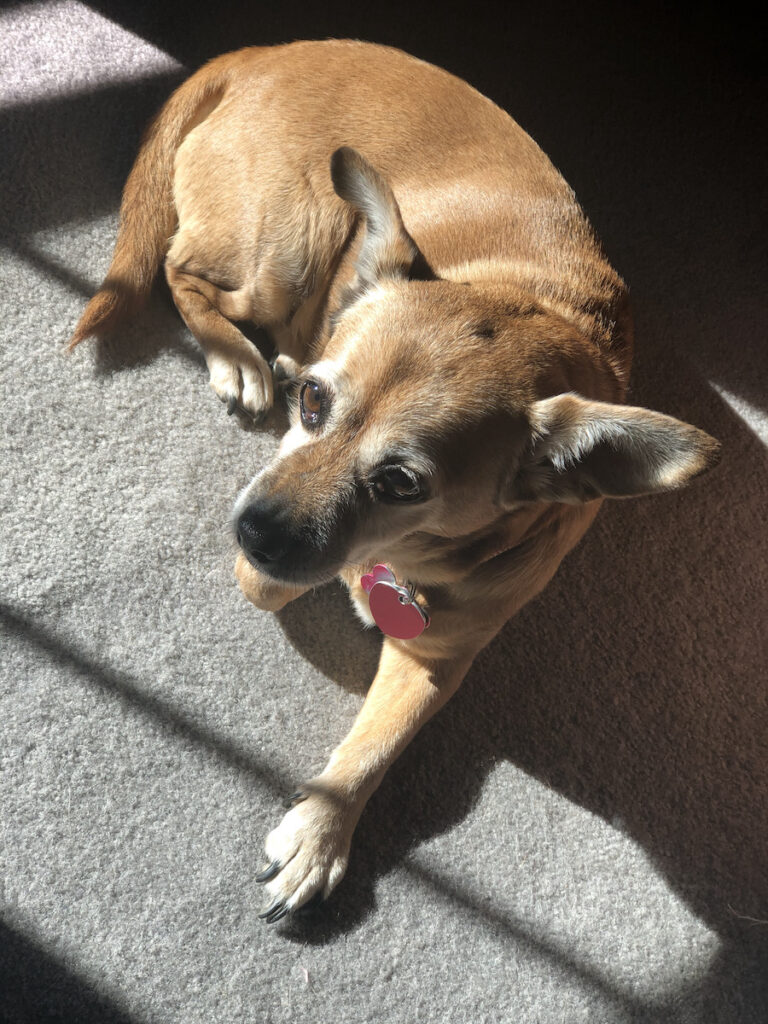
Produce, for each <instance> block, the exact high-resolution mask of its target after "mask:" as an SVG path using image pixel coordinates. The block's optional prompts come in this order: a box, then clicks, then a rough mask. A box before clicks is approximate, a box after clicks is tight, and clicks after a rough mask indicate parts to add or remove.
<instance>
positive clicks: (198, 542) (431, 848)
mask: <svg viewBox="0 0 768 1024" xmlns="http://www.w3.org/2000/svg"><path fill="white" fill-rule="evenodd" d="M384 7H385V9H383V10H376V11H375V12H373V11H368V12H366V11H362V10H358V8H357V7H356V6H353V5H351V4H341V3H339V4H336V5H335V6H334V5H331V6H330V7H328V6H323V7H322V8H320V7H317V8H315V7H311V9H310V10H309V11H306V10H304V9H303V8H302V6H301V5H299V4H298V3H294V2H291V3H288V4H287V5H283V6H281V7H280V8H279V10H277V9H273V8H271V7H269V8H268V7H267V6H266V5H263V6H262V5H259V4H256V3H249V4H227V3H223V4H218V5H214V9H213V10H211V11H207V10H205V9H204V8H200V9H199V10H198V11H195V10H194V9H190V6H189V4H181V3H172V2H169V3H164V4H154V5H146V6H145V5H141V4H130V3H128V2H124V3H119V2H118V3H108V2H104V3H94V4H90V5H87V6H86V5H84V4H79V3H75V2H61V3H52V4H40V5H25V6H23V7H19V8H4V9H3V10H1V11H0V37H2V41H3V45H2V55H1V56H0V60H1V61H2V70H1V71H0V82H1V83H2V105H1V107H0V160H1V161H2V169H1V171H0V175H1V177H0V182H1V188H2V191H1V193H0V195H1V197H2V202H1V203H0V230H1V231H2V249H1V250H0V259H1V261H2V262H1V265H0V285H1V286H2V318H1V319H0V331H2V343H1V344H0V366H1V371H2V423H3V433H2V473H1V477H2V479H1V482H0V514H1V515H2V541H1V542H0V543H1V550H0V559H1V560H2V564H1V570H0V572H1V575H0V587H1V592H0V617H1V621H2V630H0V637H1V639H0V644H1V645H2V646H1V647H0V701H1V703H0V759H1V760H0V786H1V787H2V788H1V791H0V811H1V813H2V832H1V834H0V874H1V877H0V886H1V888H0V898H1V904H0V1018H2V1019H3V1020H7V1021H9V1022H13V1024H19V1022H42V1021H61V1022H78V1024H80V1022H86V1024H87V1022H110V1024H111V1022H115V1021H126V1022H133V1024H144V1022H146V1024H148V1022H158V1024H171V1022H174V1024H175V1022H179V1024H181V1022H183V1024H197V1022H200V1024H203V1022H204V1024H212V1022H241V1021H242V1022H252V1021H265V1022H270V1024H271V1022H275V1024H277V1022H296V1024H302V1022H307V1024H309V1022H313V1024H314V1022H330V1021H334V1022H350V1024H352V1022H354V1024H358V1022H363V1021H370V1022H376V1024H381V1022H401V1021H402V1022H411V1021H430V1022H435V1024H438V1022H440V1024H442V1022H451V1024H452V1022H456V1024H467V1022H472V1024H474V1022H484V1021H488V1022H494V1024H495V1022H499V1021H505V1022H507V1021H508V1022H514V1024H560V1022H567V1024H574V1022H589V1024H595V1022H598V1024H600V1022H605V1024H624V1022H647V1024H656V1022H660V1024H758V1022H764V1021H765V1020H766V1019H768V993H767V991H766V987H767V982H766V978H768V924H767V923H766V921H767V920H768V872H767V871H766V851H767V850H768V778H767V770H768V769H767V766H768V707H767V704H766V661H765V658H766V610H767V609H766V588H765V577H766V569H767V568H768V558H767V551H766V529H765V522H766V508H767V507H768V459H767V458H766V444H768V402H767V401H766V396H768V387H767V385H768V353H767V352H766V346H765V325H766V318H765V307H766V302H765V278H764V271H765V255H766V237H767V236H768V230H767V228H768V225H766V218H765V178H764V175H765V165H766V164H765V147H764V142H763V140H762V139H761V138H760V137H759V135H758V132H759V130H760V129H759V126H760V125H761V123H762V122H763V120H764V113H765V109H766V103H765V100H766V90H765V79H764V78H763V77H759V76H758V73H757V70H756V68H757V67H758V60H757V49H758V48H757V46H755V45H754V44H753V41H752V34H753V30H749V29H747V32H746V35H741V34H740V31H739V26H738V25H737V24H734V23H730V22H729V23H728V24H725V23H724V22H723V21H722V20H718V19H717V18H716V17H715V16H714V15H712V14H711V9H710V8H708V7H707V6H706V5H704V6H703V7H701V8H700V9H699V14H698V15H697V18H696V20H694V21H693V22H689V23H687V22H684V21H683V20H682V18H680V19H679V20H675V19H674V18H673V17H672V15H670V14H664V15H662V14H661V13H660V9H659V10H658V11H651V10H650V9H649V12H648V13H646V14H645V15H643V16H640V15H638V20H637V23H631V22H630V21H629V17H628V16H625V17H626V20H627V23H626V24H619V23H618V22H617V21H616V19H615V16H613V17H612V16H611V13H610V12H611V10H612V8H611V7H608V6H606V8H605V10H603V11H601V10H597V9H595V10H592V9H590V8H588V7H582V6H580V7H579V8H578V10H577V9H576V8H573V9H572V8H571V7H570V6H566V5H563V6H562V8H559V7H558V6H557V5H554V4H549V5H545V6H544V7H543V8H540V7H537V13H536V14H532V13H531V12H529V11H528V10H527V9H523V8H520V9H519V10H518V9H517V8H516V7H515V6H514V5H512V6H509V5H505V6H504V8H503V12H502V13H499V12H496V13H495V14H494V12H492V11H491V10H490V9H487V10H485V11H483V9H482V5H480V7H479V9H478V10H477V11H475V12H474V17H473V18H472V20H471V23H470V24H468V25H460V24H454V23H451V22H450V19H447V18H446V17H442V16H440V17H438V18H437V19H428V18H427V17H426V15H425V14H424V13H423V11H420V10H419V9H418V7H417V6H416V5H406V4H398V3H394V4H390V5H384ZM499 10H500V11H502V9H501V8H500V9H499ZM565 12H569V13H565ZM708 12H710V14H708ZM735 16H736V15H735V13H733V12H731V14H730V17H731V18H735ZM659 19H661V20H659ZM324 35H355V36H359V37H366V38H372V39H377V40H381V41H386V42H394V43H397V44H399V45H401V46H404V47H405V48H408V49H410V50H412V51H414V52H416V53H417V54H419V55H420V56H424V57H426V58H428V59H431V60H435V61H437V62H438V63H441V64H443V65H445V66H448V67H449V68H450V69H451V70H454V71H456V72H457V73H459V74H462V75H464V76H465V77H469V78H471V80H472V81H473V82H474V83H475V84H477V85H478V86H479V87H480V88H482V89H483V90H484V91H486V92H488V93H489V94H490V95H491V96H492V97H493V98H494V99H496V100H497V101H498V102H500V103H501V104H502V105H504V106H505V107H507V109H509V110H510V111H511V112H512V113H513V114H514V115H515V116H516V117H517V118H518V119H519V120H520V121H521V123H522V124H523V125H524V127H526V128H527V129H528V130H529V131H530V132H531V133H532V134H533V135H534V137H535V138H537V139H538V141H539V142H540V143H541V144H542V145H543V146H544V148H545V149H546V150H547V151H548V152H549V154H550V155H551V156H552V157H553V159H554V160H555V162H556V163H557V164H558V165H559V166H560V167H561V168H562V170H563V171H564V173H565V174H566V177H568V179H569V181H570V182H571V184H572V185H574V187H575V188H576V191H577V194H578V195H579V196H580V198H581V199H582V202H583V203H584V205H585V207H586V209H587V212H588V213H589V215H590V217H591V218H592V220H593V222H594V223H595V224H596V226H597V228H598V231H599V233H600V234H601V236H602V237H603V240H604V242H605V243H606V247H607V249H608V252H609V254H610V256H611V258H612V259H613V261H614V262H615V264H616V265H617V267H618V269H619V270H620V271H621V272H622V273H623V274H624V275H625V276H626V277H627V278H628V280H629V281H630V282H631V285H632V289H633V298H634V303H635V308H636V319H637V337H638V355H637V360H636V366H635V373H634V390H633V395H632V398H633V400H634V401H635V402H637V403H639V404H648V405H651V406H653V407H655V408H658V409H661V410H662V411H665V412H668V413H671V414H673V415H677V416H680V417H682V418H685V419H690V420H691V421H692V422H694V423H696V424H698V425H700V426H702V427H704V428H705V429H707V430H709V431H710V432H711V433H713V434H714V435H716V436H717V437H719V438H720V439H721V440H722V442H723V462H722V466H721V467H720V468H719V469H718V470H717V471H716V472H715V473H713V474H712V475H710V476H709V477H706V478H704V479H702V480H700V481H698V482H697V483H696V484H695V485H693V486H692V487H691V488H690V489H689V490H687V491H685V492H682V493H680V494H679V495H672V496H666V497H659V498H653V499H641V500H638V501H635V502H626V503H614V504H612V505H610V506H607V507H606V508H605V509H604V511H603V512H602V513H601V515H600V517H599V519H598V522H597V524H596V526H595V528H594V529H593V530H592V532H591V533H590V534H589V535H588V537H587V538H586V539H585V541H584V542H583V543H582V544H581V545H580V547H579V548H578V549H577V550H576V551H575V552H574V553H573V554H572V555H571V556H570V557H569V559H568V560H567V561H566V563H565V564H564V565H563V567H562V569H561V571H560V573H559V575H558V576H557V578H556V580H555V581H554V583H553V584H552V585H551V586H550V587H549V589H548V590H547V591H546V592H545V594H544V595H542V596H541V598H540V599H539V600H537V601H536V602H535V603H534V604H532V605H530V606H529V607H528V608H526V609H525V610H524V611H523V613H522V614H521V615H520V616H519V617H518V618H517V619H516V620H515V621H513V622H511V623H510V624H509V625H508V626H507V628H506V629H505V630H504V631H503V632H502V634H501V635H500V636H499V637H498V638H497V640H496V641H495V642H494V643H493V644H492V645H491V646H490V648H489V649H488V650H487V651H486V652H484V654H483V655H482V656H481V657H480V658H479V659H478V661H477V663H476V664H475V666H474V668H473V669H472V671H471V673H470V675H469V677H468V679H467V681H466V683H465V685H464V687H463V689H462V690H461V691H460V693H459V695H458V696H457V697H456V699H455V700H454V702H453V703H452V704H451V705H449V707H448V708H447V709H446V710H445V711H444V712H443V713H442V714H441V715H440V716H439V717H438V719H436V720H435V721H434V722H433V723H431V724H430V725H429V727H428V728H427V729H425V731H424V732H423V734H422V735H421V736H420V737H419V738H418V739H417V740H416V741H415V742H414V744H413V745H412V746H411V748H410V749H409V750H408V751H407V752H406V753H405V755H404V756H403V757H402V759H401V760H400V762H399V763H398V764H397V765H396V767H395V768H394V769H393V770H392V772H391V773H390V775H389V776H388V778H387V779H386V780H385V783H384V785H383V786H382V788H381V790H380V791H379V793H378V794H377V795H376V796H375V797H374V799H373V800H372V802H371V804H370V806H369V808H368V810H367V811H366V813H365V815H364V817H363V820H362V822H361V825H360V829H359V832H358V837H357V842H356V845H355V846H354V848H353V856H352V860H351V864H350V868H349V872H348V875H347V878H346V879H345V881H344V882H343V883H342V885H341V887H340V888H339V889H338V890H337V892H336V893H335V895H334V896H333V898H332V900H331V901H330V902H329V903H328V904H327V905H326V906H324V907H322V908H321V909H320V910H319V911H317V912H316V913H315V914H313V915H312V916H310V917H308V918H306V919H305V920H299V921H295V922H283V923H282V924H280V925H278V926H276V927H275V928H273V929H270V928H268V927H266V926H264V925H263V924H262V923H261V922H259V920H258V918H257V915H258V912H259V910H260V909H262V902H261V901H262V893H261V892H260V890H259V888H258V886H257V885H256V884H255V882H254V876H255V874H256V873H257V871H258V870H259V868H260V867H261V864H262V856H261V844H262V841H263V837H264V835H265V834H266V832H267V831H269V829H270V828H272V827H273V826H274V825H275V824H276V823H277V821H278V820H279V816H280V815H281V813H282V811H281V808H280V800H281V798H282V797H284V796H285V795H286V794H288V793H290V792H291V790H292V788H293V786H294V783H295V782H296V781H300V780H301V779H302V778H304V777H305V776H307V775H309V774H311V773H313V772H315V771H316V770H317V769H318V768H319V767H320V766H322V764H323V763H324V760H325V758H326V756H327V754H328V752H329V750H330V749H331V748H332V746H333V745H334V744H335V743H336V742H337V740H338V739H339V738H340V737H341V736H342V735H343V734H344V732H345V730H346V729H347V727H348V726H349V724H350V723H351V721H352V719H353V717H354V715H355V713H356V709H357V708H358V707H359V705H360V702H361V695H362V693H363V692H364V690H365V686H366V684H367V682H368V681H369V680H370V678H371V674H372V672H373V670H374V667H375V662H376V654H377V641H376V638H375V636H374V635H373V634H371V633H365V632H363V631H362V630H361V629H360V628H359V627H358V625H357V624H356V621H355V619H354V617H353V615H352V614H351V611H350V609H349V608H348V606H347V601H346V598H345V596H344V594H343V593H342V592H341V590H337V589H335V588H333V587H329V588H325V589H323V590H320V591H317V592H315V593H313V594H311V595H308V596H307V597H305V598H303V599H301V600H300V601H299V602H297V603H296V604H295V605H293V606H289V608H288V609H287V610H286V611H285V612H284V613H283V614H281V615H280V616H277V617H276V616H271V615H267V614H262V613H259V612H257V611H256V610H255V609H254V608H252V607H251V606H250V605H248V604H247V603H246V602H245V601H244V600H243V599H242V597H241V596H240V593H239V591H238V589H237V587H236V584H235V582H234V579H233V575H232V564H233V556H234V550H233V542H232V539H231V537H230V535H229V532H228V527H227V522H228V515H229V510H230V507H231V505H232V502H233V499H234V496H235V495H236V493H237V491H238V489H239V487H240V486H241V485H242V484H243V483H244V482H245V481H246V480H247V479H248V478H249V477H250V475H251V474H252V473H253V472H254V470H255V469H256V468H257V467H258V466H260V465H261V464H262V463H263V462H264V460H265V459H267V458H268V457H269V455H270V453H271V452H272V451H273V450H274V448H275V446H276V444H277V439H276V435H275V433H274V432H270V431H266V432H262V433H246V432H244V431H243V430H241V429H239V428H238V426H237V425H236V424H235V423H234V422H233V421H232V420H229V419H227V417H226V416H225V415H224V412H223V410H222V407H221V405H220V404H219V402H218V401H217V400H216V399H215V397H214V396H213V394H212V393H211V392H210V390H209V389H208V387H207V382H206V375H205V372H204V367H203V364H202V360H201V358H200V355H199V353H198V351H197V349H196V348H195V346H194V344H193V343H192V342H191V339H190V338H189V336H188V335H187V333H186V331H185V330H184V328H183V325H182V324H181V322H180V321H179V319H178V317H177V316H176V314H175V312H174V311H173V309H172V308H171V306H170V303H169V300H168V298H167V296H166V295H165V294H164V293H163V292H162V291H161V290H159V291H158V294H157V296H156V297H155V298H154V299H153V302H152V304H151V306H150V308H149V309H148V310H147V311H146V312H145V313H144V314H143V315H142V316H141V318H140V319H139V320H137V321H136V322H135V323H133V324H131V325H129V326H128V327H127V328H126V329H125V330H124V331H123V332H121V335H120V337H119V338H117V339H116V340H115V341H114V342H112V343H110V344H109V345H108V346H104V347H102V348H95V347H94V348H88V347H83V348H82V349H81V350H79V351H78V352H77V353H76V354H75V355H74V356H66V355H65V354H64V352H63V348H64V345H65V342H66V340H67V338H68V335H69V333H70V331H71V329H72V327H73V325H74V323H75V322H76V320H77V317H78V314H79V312H80V310H81V309H82V307H83V305H84V302H85V300H86V298H87V296H88V295H89V294H90V293H91V292H92V290H93V289H94V288H95V287H96V286H97V284H98V283H99V282H100V280H101V276H102V275H103V273H104V271H105V269H106V267H107V264H108V261H109V254H110V249H111V245H112V241H113V237H114V230H115V225H116V210H117V205H118V201H119V193H120V188H121V186H122V182H123V180H124V177H125V174H126V173H127V170H128V168H129V166H130V162H131V159H132V156H133V154H134V152H135V147H136V144H137V140H138V137H139V134H140V131H141V128H142V126H143V124H144V122H145V121H146V119H147V118H148V117H149V116H150V114H151V113H152V111H153V110H154V109H155V108H156V106H157V105H158V104H159V103H160V102H161V101H162V99H163V97H164V96H165V95H167V93H168V91H169V90H170V88H171V87H172V85H173V84H174V83H175V82H176V81H178V80H179V78H180V75H181V66H182V65H186V66H187V67H188V68H192V67H195V66H197V64H199V63H200V61H201V60H203V59H204V58H205V57H207V56H209V55H212V54H214V53H215V52H217V51H221V50H225V49H228V48H232V47H234V46H236V45H239V44H244V43H246V42H276V41H280V40H282V39H289V38H293V37H299V36H324Z"/></svg>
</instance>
